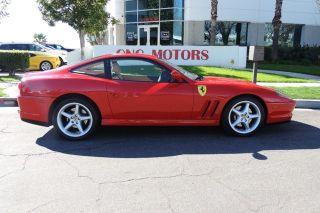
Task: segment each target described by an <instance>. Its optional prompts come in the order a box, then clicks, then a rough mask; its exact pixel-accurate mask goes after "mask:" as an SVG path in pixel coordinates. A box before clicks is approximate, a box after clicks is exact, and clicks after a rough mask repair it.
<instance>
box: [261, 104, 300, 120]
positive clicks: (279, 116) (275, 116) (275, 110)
mask: <svg viewBox="0 0 320 213" xmlns="http://www.w3.org/2000/svg"><path fill="white" fill-rule="evenodd" d="M295 106H296V102H295V101H293V100H290V101H288V102H282V103H267V107H268V117H267V123H268V124H272V123H282V122H288V121H291V119H292V115H293V114H292V112H293V110H294V108H295Z"/></svg>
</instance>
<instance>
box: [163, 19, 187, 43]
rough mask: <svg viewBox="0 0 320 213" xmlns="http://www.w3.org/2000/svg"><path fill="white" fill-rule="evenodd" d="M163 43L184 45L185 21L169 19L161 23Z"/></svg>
mask: <svg viewBox="0 0 320 213" xmlns="http://www.w3.org/2000/svg"><path fill="white" fill-rule="evenodd" d="M160 44H161V45H183V22H182V21H168V22H161V24H160Z"/></svg>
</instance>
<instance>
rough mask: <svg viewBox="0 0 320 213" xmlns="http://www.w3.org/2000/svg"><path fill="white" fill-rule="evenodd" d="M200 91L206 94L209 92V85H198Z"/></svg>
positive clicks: (202, 94)
mask: <svg viewBox="0 0 320 213" xmlns="http://www.w3.org/2000/svg"><path fill="white" fill-rule="evenodd" d="M198 92H199V94H200V95H201V96H205V95H206V93H207V87H206V86H204V85H199V86H198Z"/></svg>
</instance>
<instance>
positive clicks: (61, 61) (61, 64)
mask: <svg viewBox="0 0 320 213" xmlns="http://www.w3.org/2000/svg"><path fill="white" fill-rule="evenodd" d="M59 60H60V65H59V67H61V66H63V65H64V61H63V59H62V58H61V57H59Z"/></svg>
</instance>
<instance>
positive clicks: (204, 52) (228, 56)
mask: <svg viewBox="0 0 320 213" xmlns="http://www.w3.org/2000/svg"><path fill="white" fill-rule="evenodd" d="M85 51H86V54H85V59H89V58H93V57H97V56H101V55H105V54H113V53H144V54H154V55H157V56H158V57H159V58H161V59H165V60H168V61H170V62H171V63H174V64H177V65H190V66H221V67H230V68H245V67H246V63H247V47H237V46H229V47H225V46H224V47H217V46H216V47H212V46H103V45H100V46H94V47H92V48H90V49H86V50H85ZM79 61H80V51H74V52H71V53H69V54H68V62H69V63H71V64H73V63H76V62H79Z"/></svg>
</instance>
